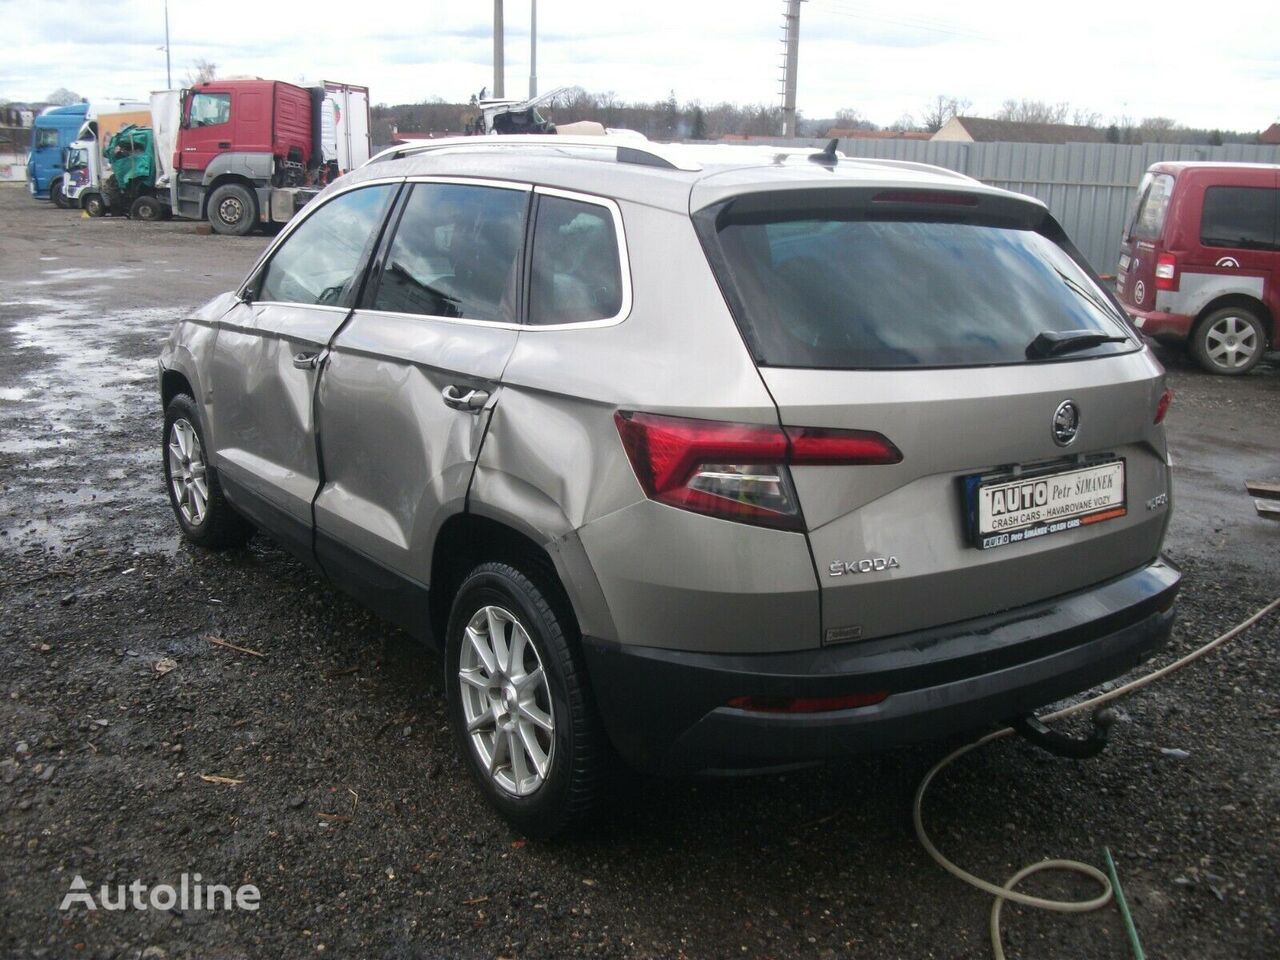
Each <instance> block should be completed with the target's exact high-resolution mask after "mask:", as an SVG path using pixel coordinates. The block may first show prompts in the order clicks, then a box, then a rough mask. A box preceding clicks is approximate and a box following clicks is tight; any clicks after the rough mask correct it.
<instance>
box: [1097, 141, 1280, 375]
mask: <svg viewBox="0 0 1280 960" xmlns="http://www.w3.org/2000/svg"><path fill="white" fill-rule="evenodd" d="M1116 287H1117V292H1118V294H1119V296H1120V299H1121V300H1122V301H1123V303H1124V305H1125V308H1126V309H1127V310H1128V312H1129V314H1130V315H1131V316H1132V317H1133V320H1134V323H1135V324H1136V325H1137V326H1138V328H1139V329H1141V330H1142V331H1143V332H1144V333H1146V334H1148V335H1150V336H1152V337H1155V338H1157V339H1159V340H1165V341H1178V342H1186V343H1188V344H1189V346H1190V348H1191V351H1192V353H1193V355H1194V356H1195V358H1196V360H1197V361H1199V363H1200V365H1201V366H1202V367H1204V368H1205V369H1206V370H1208V371H1209V372H1211V373H1219V374H1242V373H1246V372H1248V371H1249V370H1251V369H1253V367H1254V366H1255V365H1256V364H1257V363H1258V361H1259V360H1261V359H1262V355H1263V353H1264V352H1265V351H1266V350H1267V349H1268V348H1269V347H1270V345H1271V344H1272V343H1273V342H1274V341H1275V338H1276V332H1277V331H1276V322H1277V319H1280V166H1277V165H1272V164H1255V163H1193V162H1167V163H1157V164H1154V165H1153V166H1151V167H1150V169H1148V170H1147V172H1146V174H1145V175H1144V176H1143V178H1142V182H1141V183H1140V184H1139V186H1138V194H1137V197H1136V198H1135V200H1134V205H1133V207H1132V209H1131V211H1130V215H1129V218H1128V220H1127V222H1126V226H1125V232H1124V237H1123V239H1122V244H1121V254H1120V263H1119V269H1118V270H1117V274H1116Z"/></svg>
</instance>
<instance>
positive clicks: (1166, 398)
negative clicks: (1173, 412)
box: [1152, 390, 1173, 423]
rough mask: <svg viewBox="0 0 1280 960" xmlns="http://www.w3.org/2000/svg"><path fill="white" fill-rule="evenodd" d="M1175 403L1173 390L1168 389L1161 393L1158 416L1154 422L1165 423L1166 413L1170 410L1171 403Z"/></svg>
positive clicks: (1157, 410)
mask: <svg viewBox="0 0 1280 960" xmlns="http://www.w3.org/2000/svg"><path fill="white" fill-rule="evenodd" d="M1171 403H1173V391H1172V390H1166V391H1165V392H1164V393H1162V394H1160V401H1159V402H1158V403H1157V404H1156V418H1155V420H1154V421H1152V422H1153V423H1164V418H1165V415H1166V414H1167V413H1168V412H1169V405H1170V404H1171Z"/></svg>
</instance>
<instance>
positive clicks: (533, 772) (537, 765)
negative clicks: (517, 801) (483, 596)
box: [458, 606, 555, 797]
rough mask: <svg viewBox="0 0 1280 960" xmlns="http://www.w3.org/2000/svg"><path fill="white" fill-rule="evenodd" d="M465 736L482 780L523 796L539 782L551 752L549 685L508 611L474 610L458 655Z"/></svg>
mask: <svg viewBox="0 0 1280 960" xmlns="http://www.w3.org/2000/svg"><path fill="white" fill-rule="evenodd" d="M458 683H459V685H460V687H461V693H462V711H463V718H464V720H465V721H466V732H467V735H468V740H469V741H470V743H471V749H472V750H473V751H475V754H476V757H477V758H478V759H479V761H480V766H481V767H482V768H483V769H484V770H487V771H488V774H489V777H490V779H491V780H492V781H493V783H494V784H495V785H497V786H498V787H499V788H500V789H501V790H503V791H504V792H505V793H508V794H511V795H512V796H516V797H527V796H529V795H530V794H532V793H534V792H535V791H536V790H537V789H538V788H539V787H541V786H542V784H543V783H544V782H546V779H547V775H548V774H549V772H550V770H551V758H552V754H553V752H554V750H555V715H554V710H553V707H552V704H551V687H550V686H549V685H548V683H547V677H546V673H545V672H544V671H543V669H542V661H541V659H540V658H539V656H538V651H537V649H536V647H535V646H534V644H533V641H532V640H530V638H529V633H528V631H527V630H526V629H525V627H524V625H523V624H521V623H520V621H519V619H517V618H516V616H515V615H514V614H512V613H511V612H510V611H508V610H505V609H503V608H502V607H497V606H486V607H481V608H480V609H479V610H477V611H476V613H475V615H474V616H472V618H471V620H470V622H469V623H468V624H467V626H466V629H465V631H464V636H463V640H462V650H461V653H460V656H459V658H458Z"/></svg>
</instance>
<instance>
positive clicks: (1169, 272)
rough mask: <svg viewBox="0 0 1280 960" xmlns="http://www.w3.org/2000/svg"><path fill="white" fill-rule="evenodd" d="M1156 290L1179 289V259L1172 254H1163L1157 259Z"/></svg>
mask: <svg viewBox="0 0 1280 960" xmlns="http://www.w3.org/2000/svg"><path fill="white" fill-rule="evenodd" d="M1156 289H1157V290H1177V289H1178V258H1177V257H1175V256H1174V255H1173V254H1172V253H1162V254H1160V256H1158V257H1156Z"/></svg>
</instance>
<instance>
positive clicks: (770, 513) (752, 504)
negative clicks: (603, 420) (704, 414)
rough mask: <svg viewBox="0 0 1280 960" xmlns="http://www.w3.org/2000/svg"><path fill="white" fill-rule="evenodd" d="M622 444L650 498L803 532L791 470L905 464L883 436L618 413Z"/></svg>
mask: <svg viewBox="0 0 1280 960" xmlns="http://www.w3.org/2000/svg"><path fill="white" fill-rule="evenodd" d="M614 422H615V423H616V424H617V426H618V434H619V435H620V436H621V437H622V446H623V448H624V449H625V450H626V452H627V458H628V459H629V460H630V461H631V467H632V469H633V470H634V471H635V474H636V479H637V480H639V481H640V486H641V488H642V489H643V490H644V493H645V496H647V497H648V498H649V499H650V500H657V501H658V502H660V503H665V504H668V505H670V506H673V507H679V508H681V509H683V510H691V511H693V512H695V513H702V514H706V515H708V516H713V517H720V518H722V519H725V520H737V521H740V522H744V523H754V524H758V525H762V526H767V527H775V528H777V529H781V530H803V529H804V520H803V518H802V517H801V514H800V504H799V501H798V500H797V499H796V494H795V488H794V487H793V486H792V483H791V472H790V470H789V469H788V465H798V466H836V465H843V466H861V465H875V464H889V463H898V462H900V461H901V460H902V453H901V451H899V450H898V448H897V447H895V446H894V445H893V444H892V443H890V442H889V440H888V439H886V438H885V437H883V436H881V435H880V434H878V433H869V432H866V431H861V430H828V429H813V428H808V427H787V428H786V429H785V430H784V429H783V428H781V427H776V426H762V425H760V424H750V423H723V422H720V421H715V420H693V419H688V418H684V417H665V416H658V415H656V414H651V413H632V412H629V411H625V410H623V411H619V412H618V413H616V414H615V415H614Z"/></svg>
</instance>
